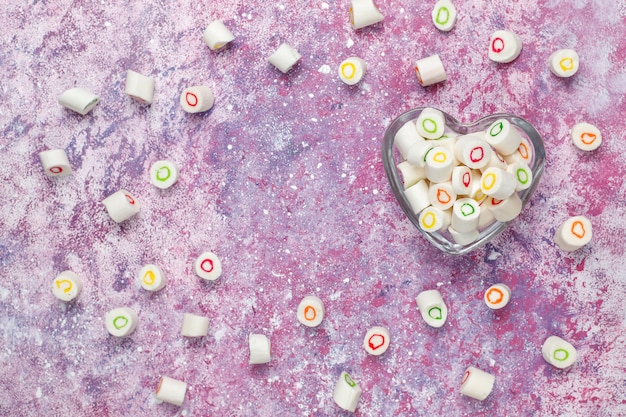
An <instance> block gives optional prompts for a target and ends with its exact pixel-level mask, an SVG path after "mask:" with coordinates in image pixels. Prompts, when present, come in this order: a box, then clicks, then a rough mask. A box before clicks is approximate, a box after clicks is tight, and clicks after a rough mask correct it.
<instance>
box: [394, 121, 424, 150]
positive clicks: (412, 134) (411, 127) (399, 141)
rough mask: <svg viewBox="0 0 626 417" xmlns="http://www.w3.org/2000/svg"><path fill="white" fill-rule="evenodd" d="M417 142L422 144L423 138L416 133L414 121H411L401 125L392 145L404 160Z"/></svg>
mask: <svg viewBox="0 0 626 417" xmlns="http://www.w3.org/2000/svg"><path fill="white" fill-rule="evenodd" d="M418 142H424V138H423V137H421V136H420V135H419V133H417V128H416V127H415V121H413V120H409V121H408V122H406V123H405V124H403V125H402V127H401V128H400V130H398V132H397V133H396V136H394V138H393V143H394V144H395V145H396V148H398V152H400V155H402V158H403V159H406V157H407V154H408V153H409V150H410V149H411V148H412V147H413V146H414V145H415V144H416V143H418Z"/></svg>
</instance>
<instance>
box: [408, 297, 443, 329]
mask: <svg viewBox="0 0 626 417" xmlns="http://www.w3.org/2000/svg"><path fill="white" fill-rule="evenodd" d="M415 300H416V302H417V308H418V309H419V311H420V313H421V315H422V318H423V319H424V321H425V322H426V324H428V325H429V326H431V327H436V328H437V327H441V326H443V325H444V323H445V322H446V320H447V318H448V307H447V306H446V304H445V303H444V302H443V298H442V297H441V293H440V292H439V291H438V290H427V291H422V292H421V293H419V294H418V295H417V298H416V299H415Z"/></svg>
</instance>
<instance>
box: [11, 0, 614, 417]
mask: <svg viewBox="0 0 626 417" xmlns="http://www.w3.org/2000/svg"><path fill="white" fill-rule="evenodd" d="M7 3H8V2H4V4H3V5H2V6H0V26H1V27H2V31H1V33H0V42H1V44H2V45H3V47H2V48H0V69H1V70H2V71H1V72H0V132H1V133H0V152H1V153H0V155H1V157H2V169H1V175H2V181H0V260H1V261H0V265H1V266H0V274H1V275H0V276H1V278H2V279H1V280H0V312H1V313H0V314H1V316H0V317H1V320H0V334H1V337H0V365H1V369H2V370H0V415H7V416H9V415H10V416H14V415H15V416H16V415H19V416H69V415H74V416H87V415H88V416H106V415H111V416H173V415H176V416H178V415H180V416H207V415H210V416H298V415H302V416H336V415H347V414H349V413H345V412H342V411H341V410H340V409H339V408H338V407H337V406H336V405H335V404H334V403H333V400H332V392H333V388H334V385H335V381H336V379H337V378H338V376H339V374H340V373H341V371H343V370H346V371H348V372H349V373H350V374H351V375H352V377H353V378H354V379H355V380H356V381H357V382H358V383H359V384H360V385H361V387H362V388H363V395H362V397H361V401H360V403H359V406H358V409H357V412H356V415H359V416H394V415H402V416H405V415H416V416H432V415H445V416H475V415H484V416H496V415H497V416H531V415H534V416H553V415H559V416H574V415H581V416H623V415H626V395H625V394H624V392H625V391H626V376H625V375H626V369H625V368H626V361H625V360H624V358H625V357H626V342H625V338H624V333H625V330H626V304H625V303H624V299H626V286H625V284H624V283H625V275H626V268H625V267H624V255H625V245H624V240H625V238H626V217H625V214H626V213H625V211H626V209H625V206H626V205H625V195H626V190H625V185H624V177H625V175H626V165H625V161H626V157H625V152H624V148H625V145H626V140H625V139H626V137H625V133H624V131H625V130H624V115H625V114H626V103H625V101H624V93H625V92H626V70H625V69H624V66H625V62H626V61H625V59H626V45H625V41H624V39H625V38H626V25H625V24H624V23H625V22H624V20H625V19H624V17H623V16H624V15H626V3H625V2H624V1H623V0H572V1H557V0H528V1H523V2H521V1H520V2H510V1H505V0H494V1H483V0H456V1H455V5H456V7H457V10H458V12H459V19H458V21H457V24H456V26H455V28H454V29H453V30H452V32H450V33H441V32H439V31H437V30H436V29H435V28H434V26H433V25H432V23H431V21H430V12H431V8H432V4H434V1H433V2H430V1H429V2H415V1H410V0H378V1H377V4H378V6H379V8H380V9H381V11H382V12H383V14H384V15H385V20H384V22H382V23H381V24H378V25H376V26H373V27H370V28H366V29H362V30H358V31H354V30H353V29H352V28H351V27H350V25H349V22H348V1H347V0H340V1H339V0H337V1H335V0H325V1H312V2H310V1H302V0H297V1H296V0H283V1H278V2H265V1H260V0H250V1H245V2H244V1H240V0H238V1H231V0H228V1H226V0H214V1H211V2H197V1H189V0H182V1H176V2H167V1H158V2H157V1H154V2H142V3H145V4H140V2H133V3H136V4H133V5H128V4H127V3H128V2H126V1H119V0H114V1H104V0H103V1H98V2H97V1H90V2H79V1H69V0H57V1H54V2H51V1H33V2H29V3H27V2H25V1H21V0H19V1H15V2H11V3H10V4H7ZM214 19H222V20H223V21H224V22H225V24H226V25H227V26H228V27H229V28H230V29H231V31H232V32H233V33H234V34H235V36H236V40H235V41H234V42H233V43H232V44H231V45H230V46H229V47H228V48H227V49H226V50H224V51H222V52H219V53H214V52H211V51H210V50H209V49H208V48H207V47H206V45H205V44H204V43H203V41H202V31H203V30H204V28H205V27H206V26H207V24H208V23H210V22H211V21H213V20H214ZM498 29H509V30H512V31H514V32H516V33H517V34H518V35H519V36H520V37H521V38H522V40H523V42H524V47H523V51H522V53H521V55H520V56H519V58H518V59H517V60H516V61H514V62H513V63H511V64H508V65H498V64H495V63H493V62H491V61H489V60H488V58H487V46H488V40H489V36H490V34H491V33H492V32H493V31H495V30H498ZM282 42H287V43H289V44H291V45H292V46H293V47H295V48H296V49H297V50H298V51H299V52H300V53H301V54H302V56H303V58H302V61H301V62H300V63H299V64H298V65H297V66H296V67H295V68H294V69H293V70H292V71H291V72H289V73H288V74H287V75H283V74H282V73H280V72H279V71H278V70H276V69H275V68H273V67H272V66H271V65H270V64H268V63H267V57H268V56H269V55H270V54H271V53H272V52H273V51H274V50H275V49H276V48H277V47H278V45H279V44H280V43H282ZM565 47H569V48H574V49H576V50H577V51H578V53H579V55H580V57H581V66H580V70H579V72H578V73H577V74H576V75H575V76H574V77H573V78H571V79H559V78H557V77H555V76H553V75H552V74H551V73H550V72H549V70H548V68H547V65H546V60H547V58H548V56H549V55H550V54H551V52H553V51H554V50H556V49H560V48H565ZM434 53H438V54H439V55H440V56H441V59H442V61H443V62H444V65H445V67H446V70H447V73H448V81H446V82H444V83H441V84H438V85H436V86H433V87H429V88H422V87H420V86H419V84H418V82H417V79H416V77H415V75H414V73H413V71H412V64H413V62H414V61H415V60H417V59H420V58H423V57H426V56H429V55H431V54H434ZM355 55H356V56H359V57H361V58H363V59H365V60H366V62H367V63H368V71H367V74H366V76H365V79H364V80H363V82H362V83H361V84H359V85H357V86H353V87H348V86H346V85H344V84H342V83H341V82H340V80H339V79H338V77H337V75H336V71H337V66H338V64H339V63H340V62H341V61H342V60H343V59H345V58H346V57H348V56H355ZM127 69H133V70H135V71H137V72H140V73H142V74H144V75H148V76H152V77H154V78H155V79H156V91H155V101H154V103H153V104H152V105H151V106H149V107H145V106H142V105H139V104H138V103H136V102H134V101H132V100H131V99H129V98H128V97H126V96H125V94H124V83H125V77H126V70H127ZM196 84H206V85H208V86H210V87H211V88H212V89H213V90H214V93H215V96H216V102H215V106H214V108H213V109H212V110H211V111H209V112H207V113H204V114H197V115H190V114H186V113H185V112H184V111H183V110H182V109H181V108H180V106H179V104H178V100H179V95H180V92H181V91H182V90H183V89H184V88H185V87H187V86H190V85H196ZM74 86H81V87H85V88H87V89H89V90H91V91H93V92H95V93H96V94H98V95H99V96H100V97H101V102H100V104H98V106H97V107H96V108H95V109H94V110H92V112H91V113H89V114H88V115H87V116H84V117H83V116H80V115H78V114H75V113H72V112H70V111H68V110H66V109H64V108H62V107H61V106H60V105H58V103H57V99H58V96H59V95H60V94H61V93H62V92H63V91H65V90H66V89H69V88H71V87H74ZM423 105H427V106H433V107H438V108H440V109H442V110H444V111H447V112H448V113H450V114H452V115H453V116H456V117H457V118H459V120H461V121H465V122H469V121H472V120H475V119H477V118H479V117H481V116H482V115H486V114H490V113H493V112H510V113H515V114H518V115H520V116H522V117H524V118H526V119H527V120H529V121H530V122H531V123H533V124H534V125H535V127H536V128H537V129H538V130H539V132H540V133H542V135H543V136H544V138H545V142H546V150H547V165H546V172H545V174H544V177H543V178H542V180H541V183H540V185H539V188H538V189H537V192H536V194H535V196H534V197H533V198H532V200H531V203H530V204H529V205H528V206H527V208H526V210H525V211H524V212H523V213H522V215H521V217H520V218H518V219H517V220H516V221H514V222H513V223H512V224H511V225H510V227H509V229H508V230H507V231H505V232H504V233H503V234H502V235H500V236H499V237H498V238H496V239H495V240H494V241H493V242H492V243H490V244H488V245H487V246H486V247H483V248H481V249H479V250H476V251H475V252H472V253H470V254H468V255H465V256H461V257H451V256H447V255H444V254H443V253H441V252H439V251H438V250H436V249H435V248H433V247H431V246H429V244H428V243H427V242H426V241H425V240H424V239H423V238H422V237H421V236H420V234H419V233H418V231H417V230H415V229H414V228H413V226H412V225H411V224H410V223H409V221H408V220H407V219H406V218H405V217H404V214H403V213H402V211H401V209H400V208H399V206H398V205H397V204H396V202H395V200H394V197H393V195H392V194H391V190H390V188H389V185H388V182H387V179H386V178H385V174H384V171H383V166H382V162H381V152H380V148H381V138H382V135H383V132H384V130H385V128H386V126H388V124H389V123H390V121H391V120H392V119H393V118H394V117H396V116H398V115H399V114H400V113H402V112H403V111H405V110H408V109H410V108H412V107H416V106H423ZM582 121H587V122H589V123H593V124H596V125H597V126H598V127H599V128H600V129H601V131H602V133H603V135H604V143H603V144H602V146H601V148H600V149H598V150H597V151H595V152H593V153H582V152H581V151H578V150H577V149H576V148H574V147H573V145H572V144H571V141H570V139H569V137H568V130H569V128H570V127H571V126H573V125H574V124H575V123H577V122H582ZM48 148H64V149H66V150H67V153H68V156H69V159H70V162H71V164H72V166H73V169H74V173H73V175H72V176H70V177H67V178H63V179H52V180H51V179H48V178H47V177H46V176H45V175H44V174H43V172H42V169H41V165H40V163H39V159H38V153H39V152H40V151H42V150H45V149H48ZM166 158H167V159H170V160H172V161H174V162H175V163H177V164H178V165H179V166H180V167H181V177H180V180H179V182H178V183H177V184H176V185H175V186H174V187H173V188H171V189H170V190H167V191H160V190H158V189H156V188H155V187H153V186H152V185H151V184H150V182H149V177H148V169H149V167H150V165H151V164H152V163H153V162H154V161H156V160H158V159H166ZM120 188H125V189H127V190H129V191H130V192H131V193H133V194H134V195H135V197H137V199H138V200H139V201H140V203H141V205H142V211H141V213H140V214H139V215H138V216H135V217H134V218H133V219H131V220H130V221H127V222H125V223H123V224H121V225H117V224H115V223H114V222H113V221H112V220H111V219H110V218H109V217H108V215H107V213H106V211H105V209H104V206H102V204H101V201H102V200H103V199H104V198H105V197H106V196H108V195H109V194H111V193H113V192H115V191H117V190H118V189H120ZM579 214H582V215H586V216H588V217H589V218H590V220H591V222H592V223H593V227H594V237H593V241H592V243H591V244H590V245H588V246H587V247H585V248H583V249H581V250H579V251H576V252H573V253H565V252H562V251H561V250H559V248H558V247H557V246H556V245H555V244H554V243H553V240H552V236H553V233H554V230H555V228H556V227H558V225H559V224H560V223H561V222H563V221H564V220H565V219H566V218H567V217H569V216H571V215H579ZM205 250H213V251H214V252H216V253H217V254H218V255H219V256H220V258H221V259H222V262H223V265H224V274H223V276H222V277H221V279H220V280H219V281H217V282H215V283H204V282H201V281H200V279H198V278H197V277H196V276H195V275H194V273H193V268H192V264H193V261H194V259H195V257H196V256H197V255H198V254H200V253H201V252H203V251H205ZM145 263H156V264H158V265H160V266H161V267H162V269H163V270H164V271H165V273H166V274H167V276H168V278H169V283H168V285H167V287H166V288H165V289H164V290H162V291H161V292H159V293H156V294H151V293H148V292H145V291H143V290H142V289H141V288H140V287H139V285H138V283H137V278H136V276H137V273H138V272H139V270H140V268H141V267H142V265H144V264H145ZM65 269H72V270H74V271H75V272H77V273H78V274H79V275H81V276H82V277H83V280H84V282H85V287H84V290H83V293H82V294H81V296H80V298H79V299H78V301H77V302H75V303H72V304H69V305H65V304H63V303H61V302H59V301H57V300H56V299H55V298H54V297H53V295H52V293H51V283H52V280H53V278H54V277H55V276H56V274H58V273H59V272H61V271H63V270H65ZM496 282H504V283H507V284H508V285H509V286H510V287H511V288H512V290H513V298H512V302H511V304H510V305H509V306H507V307H506V308H505V309H504V310H501V311H499V312H495V313H494V312H492V311H489V310H488V309H487V308H486V306H485V305H484V303H483V301H482V295H483V292H484V290H485V289H486V288H487V287H488V286H489V285H490V284H492V283H496ZM432 288H438V289H439V290H440V291H441V293H442V294H443V296H444V299H445V300H446V302H447V304H448V306H449V309H450V316H449V320H448V322H447V324H446V325H445V326H444V327H443V328H441V329H438V330H435V329H432V328H428V327H427V326H426V325H425V323H424V322H423V321H422V320H421V317H420V316H419V312H418V311H417V308H416V304H415V296H416V295H417V294H418V293H419V292H420V291H422V290H425V289H432ZM308 294H316V295H318V296H319V297H321V298H322V299H323V300H324V301H325V304H326V308H327V317H326V319H325V320H324V322H323V324H322V325H321V327H319V328H317V329H308V328H304V327H303V326H301V325H299V323H298V322H297V320H296V316H295V311H296V307H297V305H298V303H299V301H300V299H301V298H302V297H303V296H305V295H308ZM119 306H129V307H132V308H133V309H135V310H136V311H137V312H138V313H139V316H140V322H139V326H138V327H137V330H136V331H135V333H133V335H132V336H131V337H129V338H126V339H115V338H113V337H111V336H109V335H108V333H107V332H106V330H105V327H104V323H103V318H104V314H105V312H106V311H108V310H110V309H112V308H114V307H119ZM185 312H190V313H195V314H203V315H206V316H208V317H210V320H211V326H210V334H209V336H208V337H205V338H202V339H199V340H187V339H184V338H183V337H181V336H180V334H179V332H180V324H181V319H182V315H183V313H185ZM373 325H383V326H387V327H388V328H389V330H390V332H391V335H392V344H391V347H390V349H389V350H388V351H387V352H386V353H385V354H384V355H383V356H381V357H370V356H368V355H367V354H366V353H365V351H364V350H363V349H362V347H361V344H362V338H363V336H364V334H365V332H366V330H367V329H368V328H369V327H371V326H373ZM250 332H258V333H264V334H266V335H268V336H269V337H270V338H271V341H272V346H273V358H272V362H271V363H270V364H269V365H261V366H249V365H248V364H247V361H248V351H247V335H248V334H249V333H250ZM552 334H554V335H559V336H562V337H564V338H566V339H567V340H569V341H570V342H571V343H573V344H574V345H575V346H576V347H577V349H578V353H579V356H580V359H579V361H578V362H577V363H576V364H575V365H574V366H573V367H572V368H571V369H569V370H567V371H561V370H557V369H555V368H552V367H551V366H549V365H547V364H546V363H545V362H544V360H543V359H542V357H541V352H540V347H541V344H542V342H543V341H544V340H545V338H546V337H547V336H549V335H552ZM469 365H474V366H477V367H479V368H481V369H483V370H486V371H488V372H491V373H493V374H495V375H496V385H495V388H494V391H493V393H492V394H491V395H490V397H489V398H488V399H487V400H486V401H484V402H479V401H476V400H473V399H470V398H466V397H463V396H461V395H460V394H459V386H460V381H461V378H462V375H463V372H464V370H465V368H466V367H467V366H469ZM161 375H167V376H170V377H173V378H177V379H181V380H184V381H186V382H187V383H188V384H189V390H188V392H187V397H186V401H185V403H184V404H183V405H182V406H181V407H175V406H172V405H168V404H157V402H156V401H155V399H154V397H153V392H154V390H155V388H156V385H157V382H158V379H159V377H160V376H161Z"/></svg>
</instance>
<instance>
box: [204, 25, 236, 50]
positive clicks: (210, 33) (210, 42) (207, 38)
mask: <svg viewBox="0 0 626 417" xmlns="http://www.w3.org/2000/svg"><path fill="white" fill-rule="evenodd" d="M202 37H203V38H204V42H205V43H206V44H207V46H208V47H209V49H211V50H212V51H217V50H218V49H221V48H223V47H224V46H226V45H227V44H228V43H230V42H232V41H233V40H234V39H235V35H233V34H232V33H231V32H230V30H228V28H227V27H226V26H225V25H224V23H223V22H222V21H221V20H216V21H214V22H212V23H210V24H209V26H207V27H206V29H204V32H203V34H202Z"/></svg>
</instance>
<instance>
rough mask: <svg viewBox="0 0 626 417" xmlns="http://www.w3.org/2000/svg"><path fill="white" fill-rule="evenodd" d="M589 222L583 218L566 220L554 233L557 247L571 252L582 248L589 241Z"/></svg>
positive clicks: (590, 231)
mask: <svg viewBox="0 0 626 417" xmlns="http://www.w3.org/2000/svg"><path fill="white" fill-rule="evenodd" d="M591 236H592V230H591V222H590V221H589V219H587V218H586V217H584V216H574V217H570V218H569V219H567V220H566V221H565V222H564V223H563V224H562V225H561V226H559V228H558V229H556V232H555V233H554V241H555V242H556V244H557V245H559V247H560V248H561V249H562V250H564V251H566V252H572V251H575V250H576V249H579V248H582V247H583V246H585V245H586V244H587V243H589V242H590V241H591Z"/></svg>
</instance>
